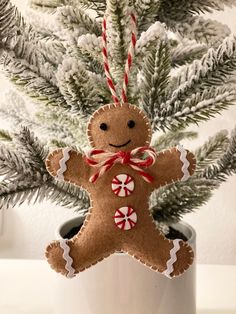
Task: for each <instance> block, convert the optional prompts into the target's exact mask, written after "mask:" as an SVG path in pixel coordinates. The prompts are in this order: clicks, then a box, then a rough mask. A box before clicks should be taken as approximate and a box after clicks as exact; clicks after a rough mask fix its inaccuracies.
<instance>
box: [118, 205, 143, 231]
mask: <svg viewBox="0 0 236 314" xmlns="http://www.w3.org/2000/svg"><path fill="white" fill-rule="evenodd" d="M114 220H115V224H116V226H117V227H118V228H119V229H121V230H130V229H132V228H134V227H135V225H136V223H137V220H138V217H137V214H136V212H135V210H134V209H133V208H132V207H130V206H125V207H121V208H119V209H117V210H116V212H115V216H114Z"/></svg>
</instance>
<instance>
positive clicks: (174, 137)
mask: <svg viewBox="0 0 236 314" xmlns="http://www.w3.org/2000/svg"><path fill="white" fill-rule="evenodd" d="M197 136H198V133H196V132H192V131H176V132H167V133H164V134H162V135H160V134H159V132H156V133H154V134H153V137H152V143H151V146H152V147H154V148H155V150H156V151H157V152H160V151H162V150H164V149H168V148H171V147H174V146H177V145H178V144H180V142H181V141H182V140H184V139H195V138H197Z"/></svg>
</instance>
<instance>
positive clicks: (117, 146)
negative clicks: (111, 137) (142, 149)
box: [109, 140, 131, 148]
mask: <svg viewBox="0 0 236 314" xmlns="http://www.w3.org/2000/svg"><path fill="white" fill-rule="evenodd" d="M130 142H131V140H128V142H126V143H124V144H122V145H114V144H109V145H110V146H112V147H116V148H120V147H124V146H126V145H128V144H129V143H130Z"/></svg>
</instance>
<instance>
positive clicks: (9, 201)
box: [0, 181, 45, 209]
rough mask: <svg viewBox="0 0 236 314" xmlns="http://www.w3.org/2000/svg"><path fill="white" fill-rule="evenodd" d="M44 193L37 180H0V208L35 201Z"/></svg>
mask: <svg viewBox="0 0 236 314" xmlns="http://www.w3.org/2000/svg"><path fill="white" fill-rule="evenodd" d="M44 193H45V191H44V189H43V188H42V186H41V184H40V183H38V182H34V181H32V182H17V183H15V181H10V182H2V183H0V209H2V208H9V207H14V206H16V205H21V204H23V203H24V202H27V203H28V204H29V203H31V204H32V203H35V201H36V200H37V199H38V198H39V196H40V195H41V196H42V195H44Z"/></svg>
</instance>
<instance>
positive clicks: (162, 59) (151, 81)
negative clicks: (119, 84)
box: [139, 41, 170, 120]
mask: <svg viewBox="0 0 236 314" xmlns="http://www.w3.org/2000/svg"><path fill="white" fill-rule="evenodd" d="M169 74H170V54H169V47H168V44H167V43H166V42H164V41H161V42H160V44H159V45H158V46H157V47H156V50H153V51H151V52H150V54H148V55H147V57H146V58H145V60H144V67H143V71H142V72H141V77H142V78H141V80H142V81H141V84H140V87H139V88H140V95H139V98H140V106H143V108H144V110H145V111H146V112H147V114H148V116H149V118H150V119H151V120H153V119H154V115H155V110H158V109H160V104H161V103H162V102H163V100H164V101H165V97H166V88H167V86H168V83H169Z"/></svg>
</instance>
